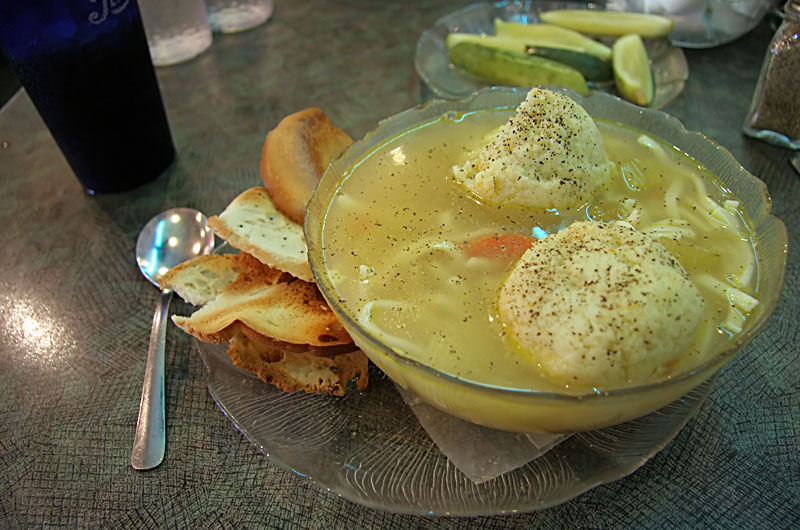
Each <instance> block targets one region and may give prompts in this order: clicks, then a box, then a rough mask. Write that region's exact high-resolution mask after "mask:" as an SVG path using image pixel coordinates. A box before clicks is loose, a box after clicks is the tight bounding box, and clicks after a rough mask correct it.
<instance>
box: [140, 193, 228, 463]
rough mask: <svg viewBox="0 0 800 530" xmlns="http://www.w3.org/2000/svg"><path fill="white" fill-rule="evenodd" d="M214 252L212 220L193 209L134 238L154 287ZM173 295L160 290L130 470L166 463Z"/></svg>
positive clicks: (170, 213)
mask: <svg viewBox="0 0 800 530" xmlns="http://www.w3.org/2000/svg"><path fill="white" fill-rule="evenodd" d="M212 250H214V233H213V232H212V231H211V230H210V229H209V228H208V219H206V217H205V216H204V215H203V214H202V213H200V212H198V211H197V210H192V209H191V208H172V209H170V210H166V211H164V212H162V213H160V214H158V215H156V216H155V217H153V218H152V219H150V221H148V223H147V224H146V225H145V226H144V228H142V231H141V232H140V233H139V238H138V239H137V240H136V263H137V264H138V265H139V270H140V271H142V274H143V275H144V277H145V278H147V279H148V280H149V281H150V282H151V283H152V284H153V285H155V286H156V287H158V279H159V278H161V276H162V275H163V274H164V273H165V272H167V271H168V270H169V269H171V268H172V267H174V266H176V265H178V264H180V263H182V262H184V261H186V260H188V259H190V258H193V257H195V256H200V255H203V254H209V253H211V251H212ZM171 301H172V291H170V290H168V289H165V290H162V291H161V297H160V299H159V302H158V305H157V306H156V312H155V314H154V315H153V327H152V329H151V331H150V346H149V348H148V351H147V361H146V364H145V372H144V384H143V385H142V398H141V401H140V402H139V418H138V420H137V421H136V435H135V437H134V441H133V452H132V453H131V466H132V467H133V468H134V469H137V470H145V469H152V468H154V467H156V466H158V465H159V464H160V463H161V462H162V461H163V460H164V452H165V446H166V423H165V420H164V349H165V342H166V326H165V322H166V320H167V315H168V314H169V305H170V302H171Z"/></svg>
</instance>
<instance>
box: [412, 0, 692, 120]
mask: <svg viewBox="0 0 800 530" xmlns="http://www.w3.org/2000/svg"><path fill="white" fill-rule="evenodd" d="M672 28H673V23H672V20H671V19H669V18H667V17H662V16H657V15H647V14H642V13H623V12H618V11H605V10H600V9H593V8H591V6H587V5H586V4H578V3H575V2H519V1H502V2H495V3H477V4H472V5H470V6H468V7H466V8H463V9H461V10H458V11H455V12H453V13H450V14H449V15H446V16H444V17H442V18H440V19H439V20H438V21H437V22H436V24H434V25H433V26H432V27H431V28H429V29H427V30H426V31H425V32H423V34H422V35H421V36H420V39H419V41H418V42H417V51H416V57H415V66H416V70H417V73H418V74H419V76H420V78H421V79H422V81H423V82H424V83H425V84H426V85H427V86H428V87H429V88H430V89H431V91H432V92H433V93H434V94H435V95H436V96H438V97H442V98H460V97H465V96H467V95H469V94H471V93H472V92H473V91H474V90H476V89H478V88H481V87H484V86H492V85H495V86H520V87H528V86H539V85H555V86H566V87H569V88H571V89H573V90H575V91H576V92H578V93H581V94H586V93H587V92H589V91H590V90H602V91H604V92H610V93H612V94H615V95H617V96H619V97H622V98H623V99H626V100H628V101H631V102H632V103H636V104H637V105H641V106H643V107H652V108H661V107H663V106H664V105H666V104H667V103H669V102H670V101H672V100H673V99H674V98H675V97H676V96H678V95H679V94H680V93H681V91H682V90H683V86H684V84H685V82H686V79H687V78H688V75H689V68H688V65H687V64H686V58H685V56H684V55H683V51H682V50H681V49H680V48H676V47H674V46H672V45H671V44H670V42H669V40H668V38H667V36H668V35H669V33H670V31H671V30H672Z"/></svg>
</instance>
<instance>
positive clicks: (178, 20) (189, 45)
mask: <svg viewBox="0 0 800 530" xmlns="http://www.w3.org/2000/svg"><path fill="white" fill-rule="evenodd" d="M139 9H140V10H141V12H142V19H143V20H144V29H145V32H146V33H147V42H148V44H149V46H150V55H151V56H152V58H153V64H154V65H156V66H166V65H170V64H175V63H180V62H183V61H188V60H189V59H192V58H194V57H197V56H198V55H200V54H201V53H203V52H204V51H205V50H206V49H207V48H208V47H209V46H211V28H210V26H209V23H208V11H207V10H206V5H205V3H204V2H203V0H166V1H165V0H139Z"/></svg>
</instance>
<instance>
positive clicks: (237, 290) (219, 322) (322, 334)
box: [172, 280, 352, 346]
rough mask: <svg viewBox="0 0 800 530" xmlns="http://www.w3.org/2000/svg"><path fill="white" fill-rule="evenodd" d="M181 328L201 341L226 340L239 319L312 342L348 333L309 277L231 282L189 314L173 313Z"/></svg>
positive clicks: (329, 341)
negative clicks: (275, 280)
mask: <svg viewBox="0 0 800 530" xmlns="http://www.w3.org/2000/svg"><path fill="white" fill-rule="evenodd" d="M172 320H173V322H175V324H177V325H178V326H179V327H180V328H181V329H183V330H184V331H186V332H187V333H190V334H192V335H194V336H195V337H197V338H198V339H200V340H202V341H205V342H215V343H222V342H225V341H227V340H229V339H230V338H231V337H232V336H233V334H234V333H235V332H236V331H238V330H239V329H240V325H241V324H243V325H245V326H247V327H248V328H250V329H252V330H253V331H255V332H256V333H259V334H261V335H264V336H266V337H270V338H273V339H275V340H279V341H284V342H291V343H293V344H310V345H312V346H334V345H337V344H347V343H350V342H352V339H351V338H350V336H349V335H348V334H347V332H346V331H345V330H344V327H342V325H341V324H340V323H339V321H338V320H337V319H336V316H335V315H334V314H333V312H332V311H331V309H330V308H329V307H328V304H327V303H326V302H325V299H324V298H322V295H321V294H320V292H319V289H317V286H316V285H315V284H313V283H309V282H304V281H302V280H294V281H292V282H289V283H276V284H271V283H269V282H258V281H255V280H254V281H242V282H238V281H237V282H235V283H232V284H231V285H229V286H228V287H226V288H225V289H223V291H222V292H220V294H219V295H218V296H217V297H216V298H215V299H214V300H212V301H211V302H209V303H208V304H206V305H205V306H203V307H202V308H201V309H199V310H198V311H196V312H195V313H194V314H192V315H191V316H189V317H181V316H174V317H173V318H172Z"/></svg>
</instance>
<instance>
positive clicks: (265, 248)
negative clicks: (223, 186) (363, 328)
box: [208, 187, 314, 282]
mask: <svg viewBox="0 0 800 530" xmlns="http://www.w3.org/2000/svg"><path fill="white" fill-rule="evenodd" d="M208 225H209V226H210V227H211V228H212V230H214V233H216V234H217V235H218V236H219V237H221V238H222V239H224V240H225V241H227V242H228V243H229V244H230V245H231V246H233V247H235V248H238V249H239V250H241V251H243V252H247V253H248V254H252V255H253V256H255V257H256V258H258V260H259V261H261V262H262V263H265V264H266V265H269V266H270V267H275V268H276V269H280V270H282V271H284V272H288V273H290V274H292V275H294V276H296V277H297V278H300V279H301V280H305V281H307V282H313V281H314V277H313V276H312V274H311V267H310V266H309V264H308V247H307V246H306V240H305V236H304V234H303V227H302V226H301V225H299V224H297V223H295V222H294V221H292V220H290V219H288V218H287V217H286V216H284V215H283V214H282V213H280V212H279V211H278V210H277V209H276V208H275V205H274V204H273V203H272V200H271V199H270V198H269V194H268V193H267V190H266V189H265V188H261V187H255V188H250V189H248V190H246V191H244V192H243V193H241V194H240V195H239V196H238V197H236V198H235V199H234V200H233V201H232V202H231V203H230V204H229V205H228V207H227V208H225V211H223V212H222V213H221V214H220V215H219V216H212V217H211V218H209V220H208Z"/></svg>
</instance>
